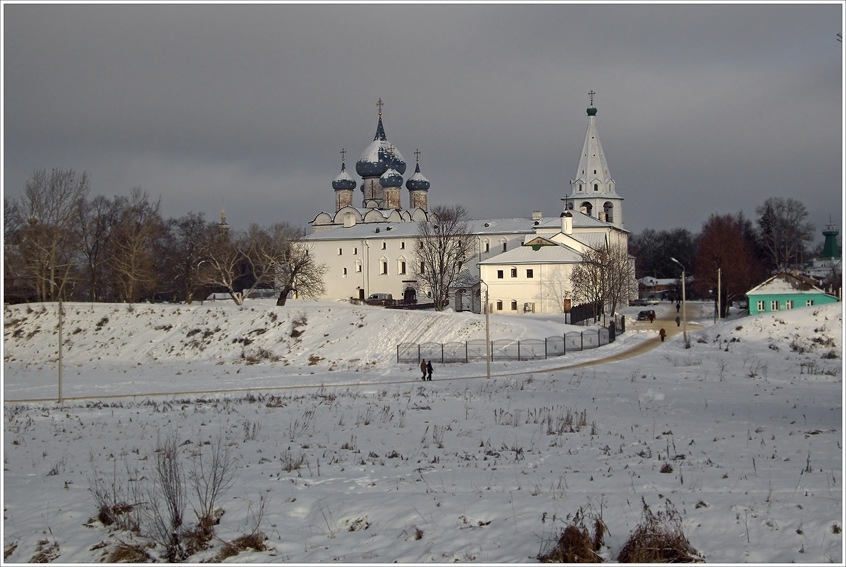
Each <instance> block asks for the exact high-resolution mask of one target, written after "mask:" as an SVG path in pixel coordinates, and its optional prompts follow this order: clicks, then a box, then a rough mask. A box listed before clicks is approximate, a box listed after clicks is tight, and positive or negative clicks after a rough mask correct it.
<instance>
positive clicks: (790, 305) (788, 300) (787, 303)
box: [784, 299, 793, 309]
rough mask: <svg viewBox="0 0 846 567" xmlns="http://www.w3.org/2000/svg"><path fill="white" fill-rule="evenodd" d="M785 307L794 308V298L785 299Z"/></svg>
mask: <svg viewBox="0 0 846 567" xmlns="http://www.w3.org/2000/svg"><path fill="white" fill-rule="evenodd" d="M784 308H785V309H793V300H792V299H785V300H784Z"/></svg>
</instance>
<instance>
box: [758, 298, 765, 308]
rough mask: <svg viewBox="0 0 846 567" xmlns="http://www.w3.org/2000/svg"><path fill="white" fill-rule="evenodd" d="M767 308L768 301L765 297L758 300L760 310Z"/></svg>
mask: <svg viewBox="0 0 846 567" xmlns="http://www.w3.org/2000/svg"><path fill="white" fill-rule="evenodd" d="M766 309H767V302H766V301H764V300H763V299H762V300H761V301H759V302H758V311H766Z"/></svg>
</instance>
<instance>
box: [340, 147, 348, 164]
mask: <svg viewBox="0 0 846 567" xmlns="http://www.w3.org/2000/svg"><path fill="white" fill-rule="evenodd" d="M346 156H347V150H345V149H344V148H341V163H344V158H345V157H346Z"/></svg>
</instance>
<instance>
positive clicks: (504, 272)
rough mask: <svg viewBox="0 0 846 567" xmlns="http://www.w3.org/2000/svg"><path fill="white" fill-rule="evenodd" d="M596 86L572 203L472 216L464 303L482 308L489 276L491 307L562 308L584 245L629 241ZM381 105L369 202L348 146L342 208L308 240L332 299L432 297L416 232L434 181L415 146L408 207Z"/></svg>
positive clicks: (369, 161) (337, 186) (336, 184)
mask: <svg viewBox="0 0 846 567" xmlns="http://www.w3.org/2000/svg"><path fill="white" fill-rule="evenodd" d="M593 94H594V93H593V92H591V93H590V95H591V104H590V107H589V108H588V109H587V117H588V126H587V133H586V134H585V142H584V147H583V149H582V155H581V157H580V158H579V167H578V170H577V172H576V176H575V179H573V180H572V181H571V182H570V188H569V193H568V194H566V195H565V198H563V199H562V200H563V201H564V203H565V205H564V210H563V211H562V212H561V213H560V214H557V215H556V216H554V217H544V216H542V214H541V213H540V211H535V212H532V213H531V215H530V216H528V217H520V218H501V219H486V220H473V221H470V222H469V223H468V224H469V227H470V231H471V233H472V234H473V235H474V236H475V237H476V239H477V250H476V254H475V257H474V258H472V259H470V258H468V259H467V261H466V262H465V266H466V269H467V270H469V274H468V278H466V280H467V281H469V282H471V283H470V284H467V285H465V287H456V288H455V289H454V292H453V294H451V301H450V303H451V306H452V307H453V309H455V310H456V311H467V310H469V311H474V312H477V313H479V312H482V300H481V298H482V297H483V296H482V293H481V290H482V286H483V285H484V286H486V287H487V291H488V299H489V304H490V312H491V313H518V312H536V313H561V312H563V310H564V305H565V300H569V299H570V298H572V292H571V285H570V274H571V273H572V269H573V267H574V266H575V265H577V264H579V263H580V262H581V261H582V253H584V252H585V251H587V250H589V249H598V248H599V247H603V246H611V245H622V246H626V245H627V242H628V231H626V230H625V229H624V228H623V208H622V203H623V199H622V197H620V196H619V195H618V194H617V192H616V183H615V182H614V179H613V178H612V177H611V174H610V172H609V170H608V163H607V162H606V159H605V154H604V153H603V151H602V144H600V142H599V134H598V133H597V129H596V113H597V111H596V108H595V107H594V105H593ZM377 106H378V107H379V122H378V125H377V127H376V135H375V136H374V138H373V141H372V142H371V143H370V144H369V145H368V146H367V147H366V148H365V149H364V151H363V152H362V153H361V155H360V156H359V159H358V161H357V162H356V164H355V170H356V173H357V174H358V175H359V176H360V177H361V187H360V191H361V192H362V195H363V196H362V201H361V206H360V207H358V206H355V205H354V204H353V196H354V193H355V188H356V186H357V182H356V181H355V180H354V179H353V178H352V177H351V176H350V174H349V173H348V172H347V170H346V164H345V160H344V158H345V151H344V150H341V156H342V157H341V171H340V173H339V174H338V175H337V176H336V177H335V179H334V181H333V182H332V187H333V189H334V190H335V211H334V213H327V212H321V213H320V214H318V215H317V216H316V217H315V218H314V220H313V221H312V222H311V225H312V233H311V234H309V235H308V236H307V237H306V241H307V242H308V244H309V245H310V247H311V253H312V254H313V255H314V256H315V260H316V261H317V262H318V263H322V264H325V265H326V266H327V268H328V270H327V272H326V275H325V279H324V283H325V293H324V295H323V298H324V299H350V298H354V299H365V298H368V297H370V296H371V295H373V294H391V296H392V297H393V298H394V299H395V300H398V301H403V302H405V303H414V302H418V301H419V302H421V303H423V302H426V296H427V293H428V290H427V289H425V286H424V285H423V283H422V282H418V281H417V279H416V273H417V270H416V268H417V267H418V263H419V262H418V260H417V258H416V256H415V240H416V239H417V236H418V233H419V228H418V223H419V222H431V221H436V220H437V218H436V217H435V216H434V215H433V214H432V213H430V212H429V210H428V203H429V189H430V186H431V184H430V182H429V180H428V179H426V177H424V176H423V174H422V173H421V172H420V163H419V152H415V154H416V156H417V160H416V164H415V170H414V173H413V174H412V175H411V176H410V177H409V178H408V180H407V181H406V182H405V187H406V189H407V190H408V208H407V209H403V207H402V197H401V193H402V191H401V187H402V182H403V178H402V175H403V174H404V173H405V170H406V162H405V159H404V158H403V156H402V154H401V153H400V151H399V150H398V149H397V148H396V147H394V146H393V145H392V144H391V143H390V142H389V141H388V139H387V136H386V135H385V128H384V126H383V124H382V101H381V99H380V100H379V102H378V105H377ZM635 290H636V288H635ZM635 293H636V292H635Z"/></svg>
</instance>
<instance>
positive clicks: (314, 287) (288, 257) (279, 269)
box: [271, 223, 326, 306]
mask: <svg viewBox="0 0 846 567" xmlns="http://www.w3.org/2000/svg"><path fill="white" fill-rule="evenodd" d="M271 234H272V235H273V239H274V241H275V242H276V243H277V244H276V248H277V249H279V250H281V254H280V255H279V256H278V257H277V259H276V260H275V261H274V264H273V267H274V270H275V271H274V288H275V289H276V290H277V291H279V298H278V299H277V300H276V305H278V306H282V305H285V302H286V301H287V300H288V295H290V294H291V292H295V293H296V294H297V297H302V298H309V297H319V296H320V295H322V294H323V291H324V290H325V286H324V283H323V278H324V276H325V275H326V264H318V263H317V262H316V261H315V260H314V256H313V255H312V254H311V247H310V246H309V245H308V243H306V242H305V241H304V240H302V237H303V233H302V232H301V231H299V230H297V229H295V228H293V227H291V226H289V225H287V224H284V223H283V224H276V225H273V227H271Z"/></svg>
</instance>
